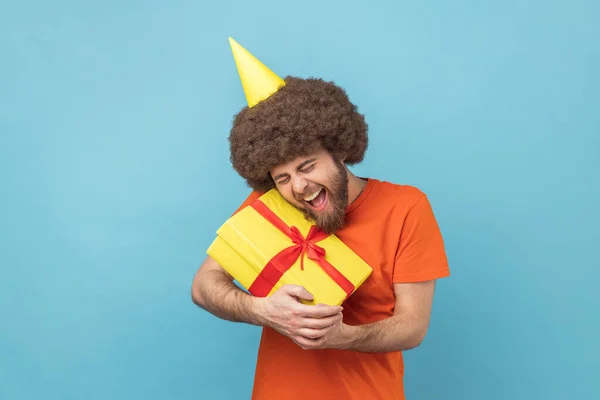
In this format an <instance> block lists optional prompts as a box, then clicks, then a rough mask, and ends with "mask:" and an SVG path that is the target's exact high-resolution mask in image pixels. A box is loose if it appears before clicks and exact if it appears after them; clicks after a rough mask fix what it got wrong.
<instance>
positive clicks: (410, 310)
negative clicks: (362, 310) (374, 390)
mask: <svg viewBox="0 0 600 400" xmlns="http://www.w3.org/2000/svg"><path fill="white" fill-rule="evenodd" d="M434 287H435V281H434V280H432V281H427V282H419V283H406V284H395V285H394V292H395V294H396V305H395V310H394V315H393V316H391V317H389V318H386V319H383V320H381V321H377V322H374V323H371V324H366V325H359V326H350V325H345V324H343V323H339V324H338V325H337V326H336V328H335V329H332V330H331V331H330V332H329V333H328V334H327V335H326V336H324V337H321V338H319V339H317V340H314V339H311V338H302V339H301V340H300V341H299V345H300V346H301V347H302V348H305V349H318V348H337V349H344V350H354V351H358V352H364V353H385V352H390V351H398V350H408V349H411V348H414V347H417V346H418V345H419V344H420V343H421V341H422V340H423V339H424V338H425V334H426V332H427V329H428V326H429V318H430V314H431V305H432V301H433V292H434Z"/></svg>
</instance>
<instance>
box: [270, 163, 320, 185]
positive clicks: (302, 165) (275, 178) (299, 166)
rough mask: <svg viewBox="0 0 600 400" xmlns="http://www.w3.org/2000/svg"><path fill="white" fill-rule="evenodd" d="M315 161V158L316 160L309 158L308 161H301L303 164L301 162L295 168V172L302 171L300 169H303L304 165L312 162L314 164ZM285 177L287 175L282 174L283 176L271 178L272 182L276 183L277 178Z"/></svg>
mask: <svg viewBox="0 0 600 400" xmlns="http://www.w3.org/2000/svg"><path fill="white" fill-rule="evenodd" d="M316 160H317V158H316V157H314V158H311V159H310V160H306V161H303V162H302V163H301V164H300V165H298V166H297V167H296V171H297V170H299V169H302V168H304V167H305V166H306V165H308V164H310V163H312V162H315V161H316ZM286 175H287V173H286V172H284V173H283V174H279V175H277V176H276V177H274V178H273V180H274V181H276V180H278V179H279V178H283V177H284V176H286Z"/></svg>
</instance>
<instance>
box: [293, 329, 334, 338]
mask: <svg viewBox="0 0 600 400" xmlns="http://www.w3.org/2000/svg"><path fill="white" fill-rule="evenodd" d="M330 330H331V327H327V328H324V329H311V328H301V329H298V330H297V331H296V332H294V333H295V336H300V337H303V338H305V339H310V340H316V339H319V338H322V337H323V336H325V335H326V334H327V332H329V331H330Z"/></svg>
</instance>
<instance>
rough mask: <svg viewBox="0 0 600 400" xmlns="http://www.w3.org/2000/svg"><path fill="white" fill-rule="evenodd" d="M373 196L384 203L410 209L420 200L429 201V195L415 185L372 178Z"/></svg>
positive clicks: (378, 201)
mask: <svg viewBox="0 0 600 400" xmlns="http://www.w3.org/2000/svg"><path fill="white" fill-rule="evenodd" d="M370 180H371V182H372V184H373V190H372V194H373V198H374V199H375V200H376V201H377V203H381V204H382V205H387V206H392V207H400V208H403V209H410V208H412V207H413V206H415V205H416V204H418V203H419V202H422V201H427V195H426V194H425V192H423V190H421V189H420V188H418V187H416V186H413V185H406V184H400V183H393V182H389V181H384V180H378V179H370Z"/></svg>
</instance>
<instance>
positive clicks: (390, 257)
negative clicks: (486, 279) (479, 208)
mask: <svg viewBox="0 0 600 400" xmlns="http://www.w3.org/2000/svg"><path fill="white" fill-rule="evenodd" d="M259 195H260V194H259V193H252V194H251V195H250V196H249V197H248V198H247V199H246V201H245V202H244V203H243V205H242V206H241V207H240V209H241V208H243V207H245V206H246V205H248V204H249V203H250V202H252V201H253V200H255V199H256V198H257V197H258V196H259ZM346 214H347V215H346V221H347V223H346V225H345V227H344V228H343V229H341V230H339V231H337V232H336V236H338V237H339V238H340V239H341V240H342V241H343V242H344V243H345V244H346V245H347V246H349V247H350V248H351V249H352V250H353V251H354V252H355V253H356V254H358V255H359V256H360V257H361V258H362V259H363V260H365V261H366V262H367V263H368V264H369V265H370V266H371V267H372V268H373V272H372V274H371V275H370V276H369V278H368V279H367V280H366V281H365V282H364V283H363V285H362V286H360V287H359V288H358V289H357V290H356V291H355V292H354V294H352V296H351V297H350V298H348V299H347V300H346V302H345V303H344V304H343V307H344V311H343V316H344V318H343V320H344V322H345V323H346V324H348V325H359V324H367V323H371V322H376V321H378V320H381V319H384V318H387V317H390V316H392V315H393V313H394V304H395V297H394V288H393V284H394V283H401V282H417V281H425V280H430V279H437V278H443V277H446V276H448V275H449V273H450V272H449V267H448V262H447V259H446V253H445V250H444V244H443V239H442V235H441V233H440V230H439V228H438V225H437V222H436V219H435V217H434V215H433V211H432V209H431V206H430V204H429V202H428V200H427V197H426V196H425V195H424V194H423V192H421V191H420V190H419V189H417V188H414V187H412V186H405V185H397V184H392V183H389V182H384V181H379V180H376V179H368V182H367V185H366V186H365V188H364V190H363V192H362V193H361V194H360V195H359V196H358V198H357V199H356V200H355V201H354V202H352V204H350V205H349V206H348V208H347V210H346ZM403 376H404V362H403V358H402V352H400V351H397V352H390V353H379V354H376V353H360V352H354V351H347V350H333V349H324V350H304V349H302V348H300V347H299V346H298V345H296V344H295V343H294V342H292V341H291V340H290V339H289V338H287V337H286V336H283V335H281V334H279V333H278V332H276V331H274V330H272V329H270V328H263V333H262V337H261V341H260V347H259V350H258V359H257V364H256V372H255V378H254V389H253V393H252V399H254V400H294V399H302V400H307V399H314V400H321V399H328V400H329V399H345V400H348V399H356V400H367V399H368V400H371V399H383V400H403V399H404V398H405V397H404V386H403Z"/></svg>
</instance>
